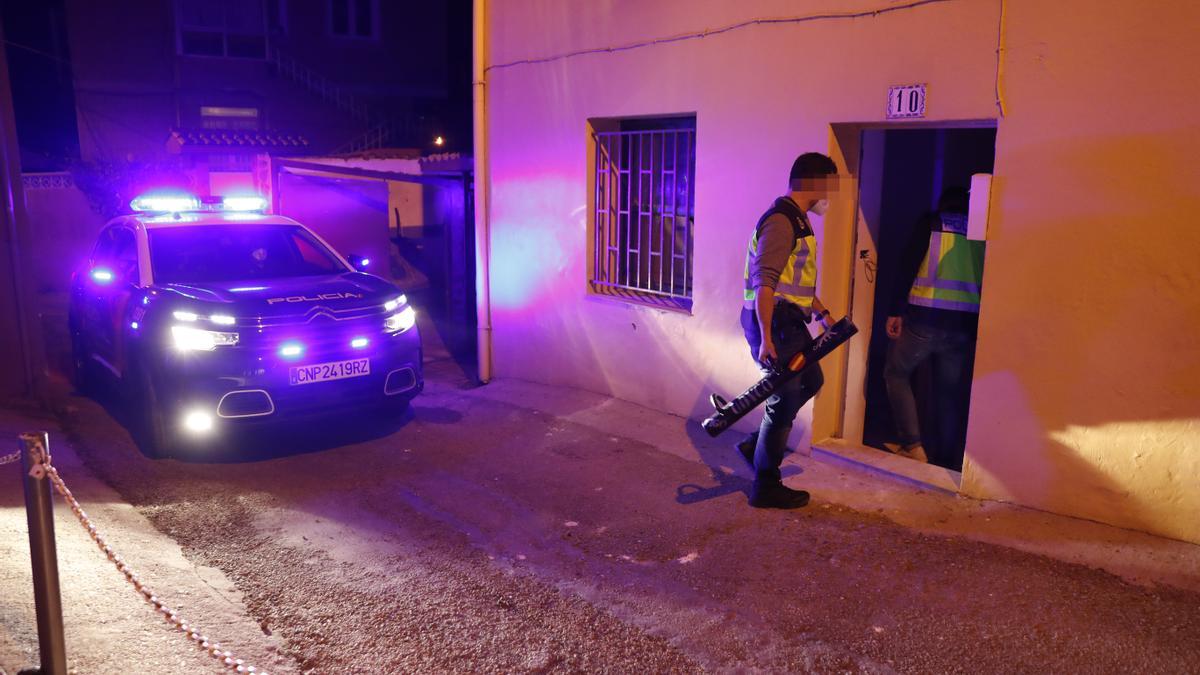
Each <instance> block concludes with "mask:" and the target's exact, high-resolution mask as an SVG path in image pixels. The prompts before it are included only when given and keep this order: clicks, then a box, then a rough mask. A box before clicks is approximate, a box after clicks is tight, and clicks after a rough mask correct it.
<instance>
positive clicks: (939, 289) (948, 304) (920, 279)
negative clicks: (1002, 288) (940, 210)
mask: <svg viewBox="0 0 1200 675" xmlns="http://www.w3.org/2000/svg"><path fill="white" fill-rule="evenodd" d="M966 232H967V217H966V216H964V215H959V214H953V213H947V214H943V215H942V229H941V230H934V231H933V232H931V233H930V235H929V250H928V252H926V253H925V259H924V260H923V261H921V268H920V269H919V270H917V278H916V280H915V281H913V285H912V290H911V291H910V292H909V294H908V302H909V304H912V305H920V306H922V307H930V308H933V309H948V310H952V311H956V312H972V313H975V314H978V313H979V295H980V291H981V290H982V288H983V254H984V246H985V245H984V243H983V242H982V241H973V240H971V239H967V236H966Z"/></svg>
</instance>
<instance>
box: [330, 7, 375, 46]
mask: <svg viewBox="0 0 1200 675" xmlns="http://www.w3.org/2000/svg"><path fill="white" fill-rule="evenodd" d="M334 2H335V0H326V3H325V4H326V7H327V8H328V11H327V12H326V13H325V18H326V20H327V23H326V29H327V31H328V33H329V36H330V37H332V38H335V39H338V40H356V41H363V42H378V41H379V40H380V37H381V35H382V33H383V31H382V30H381V26H380V19H381V16H382V10H381V8H380V2H379V0H367V2H369V3H370V5H371V7H370V11H371V34H370V35H359V34H358V33H357V32H356V31H355V28H354V27H355V24H356V19H357V18H358V9H357V2H356V0H346V9H347V12H346V26H347V28H348V32H346V33H339V32H337V31H335V30H334V29H333V3H334Z"/></svg>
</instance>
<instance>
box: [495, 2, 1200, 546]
mask: <svg viewBox="0 0 1200 675" xmlns="http://www.w3.org/2000/svg"><path fill="white" fill-rule="evenodd" d="M908 4H913V3H906V2H883V1H880V0H875V1H874V2H870V1H866V0H859V1H856V2H838V3H825V4H821V3H810V2H805V3H797V2H790V1H784V0H745V1H743V2H738V3H730V2H725V1H724V0H707V1H700V2H695V1H686V0H660V1H657V2H637V1H635V0H609V1H607V2H590V3H580V2H558V1H555V0H505V1H504V2H493V3H489V5H490V6H491V9H490V12H489V17H488V22H489V24H488V28H489V38H488V39H489V54H488V62H489V64H490V65H491V66H493V67H492V68H491V69H490V70H489V71H488V85H487V91H488V119H487V122H488V134H489V143H488V148H487V151H488V163H489V169H490V177H491V182H490V195H491V208H490V211H489V214H488V217H489V220H490V223H491V227H492V273H491V277H490V281H491V288H492V318H493V329H494V349H493V352H494V355H495V367H496V373H497V375H499V376H501V377H505V376H508V377H520V378H524V379H530V380H536V381H542V382H548V383H552V384H564V385H571V386H577V387H582V388H586V389H590V390H593V391H598V392H602V393H606V394H610V395H614V396H617V397H620V398H624V399H628V400H632V401H635V402H638V403H642V404H645V405H648V406H650V407H654V408H657V409H660V410H665V411H669V412H674V413H677V414H680V415H684V416H689V417H692V418H696V417H698V416H700V415H701V414H702V413H703V412H704V410H705V403H704V399H705V398H706V397H707V393H708V392H709V391H711V390H713V389H715V390H717V391H722V392H735V391H740V390H741V389H742V388H744V387H745V386H746V385H747V384H749V383H750V382H752V381H753V379H754V378H755V376H756V372H755V370H754V367H753V365H752V364H751V362H750V358H749V354H748V350H747V347H746V345H745V342H744V340H743V338H742V336H741V334H740V329H739V327H738V324H737V313H738V309H739V305H740V290H739V289H740V285H741V274H742V264H743V257H742V256H743V252H744V247H745V243H746V239H747V237H748V235H749V231H750V228H751V227H752V226H753V224H754V222H755V220H756V219H757V218H758V216H759V214H760V213H761V212H762V211H763V210H764V209H765V208H766V207H767V206H768V205H769V204H770V202H771V200H772V199H773V198H774V197H775V196H777V195H779V194H781V193H782V192H783V191H784V188H785V185H786V173H787V170H788V168H789V166H790V163H791V160H792V159H793V158H794V157H795V156H796V154H798V153H800V152H804V151H808V150H819V151H824V152H829V153H831V154H834V156H835V157H837V156H838V150H839V148H838V147H837V143H836V142H835V140H834V137H833V134H832V133H831V127H830V125H831V124H835V123H873V122H879V121H882V120H883V115H884V106H885V104H886V94H887V87H888V86H889V85H895V84H907V83H912V82H925V83H927V84H928V87H929V101H928V119H929V120H931V121H938V120H941V121H953V120H979V119H989V118H995V117H997V116H998V112H997V106H996V102H995V88H996V87H995V85H996V71H997V64H996V49H997V39H998V28H999V18H1000V9H1001V3H1000V2H999V0H996V1H995V2H990V1H984V0H944V1H943V2H933V3H922V4H920V6H916V7H912V8H908V9H897V8H899V7H902V6H905V5H908ZM1007 4H1008V12H1007V14H1008V16H1007V25H1008V30H1007V45H1006V47H1007V49H1006V52H1005V59H1004V71H1005V77H1004V85H1005V89H1006V93H1007V103H1008V116H1007V117H1005V118H1004V119H1002V120H1000V121H999V124H998V127H999V131H998V139H997V160H996V181H995V187H994V192H995V198H994V202H993V214H992V229H991V241H990V243H989V247H988V264H987V276H986V278H985V291H984V311H983V316H982V317H981V333H980V346H979V354H978V360H977V366H976V369H977V371H976V384H975V389H974V392H973V395H972V421H971V428H970V433H969V439H968V457H967V462H966V465H965V468H964V491H966V492H967V493H969V494H972V495H976V496H981V497H992V498H1001V499H1009V500H1013V501H1018V502H1021V503H1024V504H1029V505H1032V506H1035V507H1039V508H1046V509H1050V510H1054V511H1058V512H1062V513H1069V514H1074V515H1080V516H1084V517H1089V518H1094V519H1097V520H1103V521H1106V522H1112V523H1116V524H1120V525H1127V526H1131V527H1136V528H1138V529H1143V530H1148V531H1153V532H1158V533H1162V534H1167V535H1170V536H1175V537H1179V538H1182V539H1189V540H1192V541H1200V525H1198V523H1200V490H1198V489H1197V488H1196V482H1197V480H1196V479H1197V477H1198V476H1200V466H1198V463H1200V459H1198V458H1200V447H1198V443H1197V438H1198V436H1200V434H1198V433H1197V428H1196V425H1197V422H1196V420H1197V419H1198V418H1200V413H1198V412H1197V411H1200V385H1197V384H1196V381H1197V379H1200V347H1197V344H1198V342H1197V340H1196V339H1195V336H1194V335H1193V334H1192V333H1191V332H1190V331H1194V330H1196V329H1197V328H1200V325H1198V324H1200V312H1198V311H1197V310H1198V309H1200V307H1198V306H1197V298H1198V297H1200V283H1198V281H1200V271H1198V268H1197V266H1196V264H1195V263H1194V262H1193V259H1194V258H1195V257H1196V253H1197V252H1198V251H1200V246H1197V244H1200V240H1198V235H1197V231H1198V230H1197V227H1196V226H1195V225H1193V224H1192V222H1193V221H1194V220H1195V219H1196V217H1197V216H1196V213H1197V211H1198V209H1197V207H1198V206H1200V204H1197V198H1196V196H1195V195H1196V194H1197V191H1196V186H1197V185H1198V184H1200V182H1198V181H1200V176H1198V175H1197V169H1196V167H1197V160H1196V159H1195V158H1197V157H1200V134H1198V133H1197V131H1200V129H1197V126H1198V120H1200V112H1197V107H1196V106H1197V104H1198V103H1200V84H1198V81H1197V75H1196V71H1197V69H1196V68H1195V66H1194V64H1196V63H1200V52H1198V51H1197V47H1196V46H1194V43H1193V41H1192V32H1193V29H1194V27H1195V26H1197V25H1200V11H1198V10H1196V9H1191V8H1190V5H1189V6H1184V5H1180V6H1179V7H1171V8H1168V7H1167V6H1166V3H1153V4H1155V5H1157V6H1159V7H1160V8H1159V9H1155V10H1151V9H1147V8H1145V6H1144V5H1143V4H1142V3H1137V4H1136V5H1135V4H1134V3H1128V4H1129V8H1127V9H1121V8H1116V9H1106V10H1098V9H1096V8H1095V6H1094V5H1095V3H1087V2H1083V1H1082V0H1064V1H1062V2H1055V3H1045V2H1033V1H1032V0H1011V1H1010V2H1008V3H1007ZM1106 4H1111V3H1106ZM1134 7H1140V8H1142V9H1134ZM855 9H860V10H871V9H896V11H890V12H884V13H882V14H878V15H874V16H864V17H861V18H854V19H821V20H814V21H808V22H802V23H791V24H774V25H754V26H748V27H744V28H739V29H735V30H731V31H728V32H722V33H719V34H709V35H708V36H706V37H704V38H702V39H690V40H682V41H674V42H670V43H665V44H648V45H645V46H641V47H637V48H633V49H628V50H616V51H609V50H607V49H605V48H608V47H614V46H624V45H631V44H633V43H639V42H649V41H652V40H653V39H655V38H663V37H670V36H680V35H683V34H685V33H689V32H692V31H703V30H705V29H714V28H718V27H721V26H726V25H730V24H735V23H738V22H742V21H746V20H748V19H752V18H755V17H779V16H795V15H815V14H820V13H823V12H826V11H828V10H832V11H837V12H846V11H851V10H855ZM581 49H600V50H601V51H599V52H597V53H589V54H580V55H575V56H567V57H564V58H553V57H555V56H558V55H563V54H566V53H568V52H572V51H577V50H581ZM547 57H551V60H548V61H545V62H532V63H530V62H526V61H529V60H534V61H537V60H539V59H543V58H547ZM506 64H512V65H506ZM672 113H694V114H696V117H697V151H698V157H697V176H696V193H697V197H696V225H695V237H696V251H695V257H694V264H695V270H696V280H695V292H694V298H693V299H694V307H693V312H692V314H691V315H684V314H679V313H671V312H664V311H660V310H653V309H647V308H644V307H637V306H630V305H625V304H620V303H617V302H613V301H609V300H604V299H598V298H594V297H589V296H588V295H587V293H586V286H585V279H586V275H587V272H586V270H587V261H586V251H587V250H588V247H587V237H588V230H587V211H588V209H587V204H588V184H589V166H588V162H587V157H588V133H587V129H588V127H587V120H588V119H589V118H596V117H621V116H634V115H662V114H672ZM852 198H853V195H852V194H848V195H845V198H844V199H842V200H841V201H840V202H838V203H835V205H834V208H833V210H832V211H831V213H830V215H829V216H828V217H827V218H826V219H825V222H822V221H821V220H819V219H818V220H817V222H816V223H815V225H816V229H817V234H818V237H819V238H820V239H821V242H822V256H821V263H822V271H821V274H822V278H821V284H820V291H819V292H820V294H821V295H822V296H823V297H824V299H825V300H826V302H828V303H830V304H831V305H833V306H834V307H835V308H836V309H840V310H844V309H845V308H846V304H847V302H848V295H849V292H848V283H847V281H848V277H849V274H850V270H851V269H852V264H851V262H850V260H849V259H848V256H849V253H850V251H851V249H850V239H849V234H848V231H847V229H846V228H847V227H848V224H849V223H850V222H851V220H852V218H851V217H850V216H851V214H850V213H849V208H850V206H849V205H850V204H851V203H852ZM834 370H836V368H835V369H834ZM827 372H829V371H827ZM827 390H828V388H827ZM839 403H840V402H838V401H832V400H830V399H829V395H828V394H826V395H824V396H823V397H821V398H819V400H818V406H819V407H821V408H828V409H830V410H833V409H835V408H836V407H837V406H838V405H839ZM811 414H812V413H811V409H806V410H805V411H803V412H802V413H801V419H800V420H798V422H799V424H798V429H799V431H798V432H797V436H798V437H800V438H797V440H800V441H806V440H807V429H809V428H811V423H812V417H811ZM819 417H821V418H824V417H825V415H824V413H821V414H819Z"/></svg>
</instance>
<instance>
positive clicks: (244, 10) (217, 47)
mask: <svg viewBox="0 0 1200 675" xmlns="http://www.w3.org/2000/svg"><path fill="white" fill-rule="evenodd" d="M176 17H177V19H178V25H179V53H180V54H186V55H188V56H220V57H230V58H243V59H265V58H267V26H266V12H265V2H264V0H178V6H177V11H176Z"/></svg>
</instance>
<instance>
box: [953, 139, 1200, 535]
mask: <svg viewBox="0 0 1200 675" xmlns="http://www.w3.org/2000/svg"><path fill="white" fill-rule="evenodd" d="M1188 133H1189V134H1191V137H1192V138H1194V137H1196V133H1197V131H1196V130H1190V131H1188ZM1185 155H1186V152H1185V148H1182V147H1180V146H1179V145H1178V144H1173V143H1172V141H1171V139H1170V138H1168V137H1166V136H1157V135H1156V136H1132V137H1126V138H1121V139H1115V140H1109V141H1105V142H1091V143H1082V142H1067V143H1048V144H1047V143H1039V144H1038V145H1037V147H1036V149H1035V148H1033V147H1029V148H1028V149H1020V150H1017V151H1016V152H1015V153H1010V154H1009V155H1008V156H1007V157H1003V158H1002V159H1001V167H1002V169H1006V171H1004V173H1007V174H1008V176H1005V177H1002V178H1001V179H1000V180H999V181H998V182H997V185H996V188H997V191H996V193H995V195H994V197H993V199H994V202H995V203H997V204H1002V205H1003V206H1004V212H1003V217H1002V218H999V219H998V221H997V222H994V223H993V229H992V232H991V235H992V237H991V239H992V242H991V243H989V247H988V261H989V264H988V268H987V270H986V271H985V274H986V276H985V279H984V296H983V312H982V315H981V322H982V324H981V340H980V353H979V357H978V360H977V365H976V371H975V389H974V392H973V396H972V403H971V410H972V418H971V425H970V430H969V434H968V447H969V448H971V450H970V451H969V453H970V454H969V457H968V462H967V466H966V467H965V469H964V489H965V490H966V491H967V492H968V493H969V494H975V495H980V496H987V497H997V498H1000V499H1007V500H1012V501H1016V502H1020V503H1023V504H1029V505H1033V506H1036V507H1039V508H1045V509H1049V510H1051V511H1056V512H1061V513H1067V514H1071V515H1077V516H1083V517H1087V518H1093V519H1097V520H1101V521H1104V522H1108V523H1113V524H1117V525H1121V526H1125V527H1130V528H1134V529H1138V530H1144V531H1149V532H1155V533H1158V534H1164V535H1167V536H1172V537H1176V538H1181V539H1186V540H1190V541H1197V542H1200V525H1198V524H1200V494H1197V493H1196V491H1195V481H1196V478H1197V476H1200V440H1198V438H1200V434H1198V433H1197V432H1198V430H1200V416H1198V415H1197V411H1198V410H1200V343H1198V342H1197V340H1196V338H1195V334H1196V332H1197V331H1198V330H1200V271H1197V267H1196V265H1195V259H1194V254H1195V251H1198V250H1200V229H1197V228H1196V227H1195V226H1194V223H1192V222H1191V221H1192V220H1193V219H1194V216H1195V214H1196V213H1197V212H1198V211H1200V198H1197V196H1196V192H1195V190H1194V180H1195V178H1196V176H1195V175H1194V174H1195V172H1194V171H1193V172H1192V173H1193V176H1192V179H1189V178H1188V174H1187V171H1184V169H1186V167H1189V166H1194V164H1193V163H1192V162H1194V160H1193V158H1191V157H1187V156H1185ZM1051 165H1052V166H1053V167H1054V171H1055V175H1056V176H1058V180H1057V182H1056V183H1055V184H1054V185H1050V186H1043V185H1040V184H1038V181H1039V176H1040V175H1042V174H1040V173H1035V172H1033V171H1030V172H1029V173H1027V174H1022V173H1021V171H1022V169H1024V168H1025V167H1034V166H1051ZM1025 176H1029V177H1028V178H1026V177H1025ZM1096 190H1103V193H1101V194H1098V193H1097V192H1096ZM1026 194H1028V195H1031V196H1034V197H1033V198H1030V199H1029V200H1028V201H1022V199H1023V197H1022V195H1026ZM1058 213H1064V214H1065V216H1064V217H1063V218H1055V216H1056V215H1057V214H1058ZM1017 260H1019V261H1020V265H1019V266H1014V265H1012V264H1011V263H1007V262H1006V261H1017Z"/></svg>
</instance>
